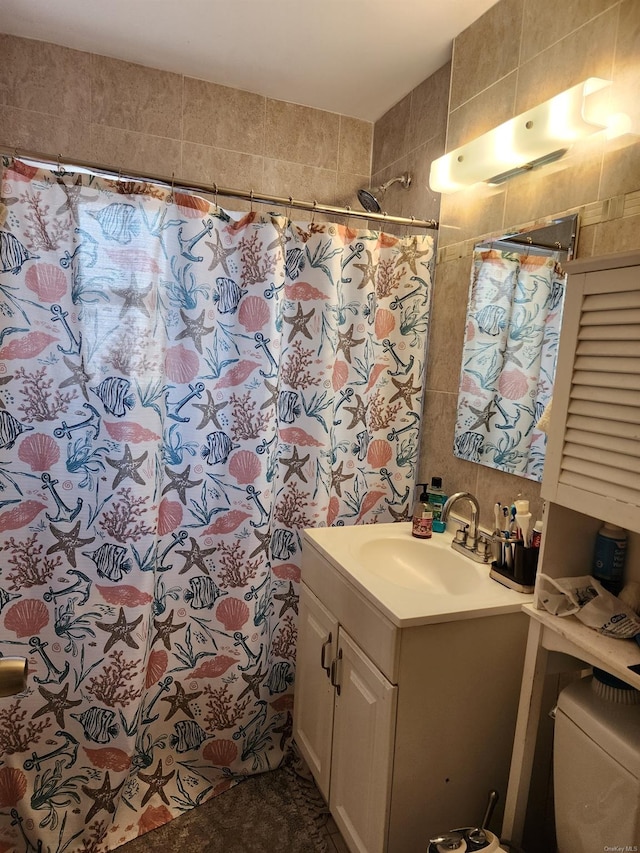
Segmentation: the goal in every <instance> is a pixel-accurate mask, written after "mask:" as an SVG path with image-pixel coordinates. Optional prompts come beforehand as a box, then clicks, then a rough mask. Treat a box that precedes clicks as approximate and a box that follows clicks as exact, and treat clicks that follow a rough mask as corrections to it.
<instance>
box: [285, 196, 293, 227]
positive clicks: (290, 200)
mask: <svg viewBox="0 0 640 853" xmlns="http://www.w3.org/2000/svg"><path fill="white" fill-rule="evenodd" d="M292 207H293V196H289V207H288V208H287V211H286V213H287V219H288V220H289V222H291V213H292Z"/></svg>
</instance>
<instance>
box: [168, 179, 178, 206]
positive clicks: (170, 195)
mask: <svg viewBox="0 0 640 853" xmlns="http://www.w3.org/2000/svg"><path fill="white" fill-rule="evenodd" d="M175 187H176V173H175V172H171V192H170V193H169V197H168V198H167V201H168V202H169V203H170V204H173V202H174V201H175V192H174V190H175Z"/></svg>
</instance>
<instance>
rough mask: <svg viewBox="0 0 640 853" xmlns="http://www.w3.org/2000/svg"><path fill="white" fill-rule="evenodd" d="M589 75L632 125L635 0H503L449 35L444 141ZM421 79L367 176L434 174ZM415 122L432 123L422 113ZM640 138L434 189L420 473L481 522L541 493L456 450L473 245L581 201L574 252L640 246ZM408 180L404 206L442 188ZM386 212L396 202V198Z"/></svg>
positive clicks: (637, 110) (639, 45)
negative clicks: (477, 513)
mask: <svg viewBox="0 0 640 853" xmlns="http://www.w3.org/2000/svg"><path fill="white" fill-rule="evenodd" d="M445 68H446V67H445ZM444 73H445V69H443V74H444ZM591 76H597V77H604V78H606V79H608V80H612V81H613V86H612V87H611V89H610V90H605V93H606V97H610V98H611V111H612V112H616V111H618V110H621V111H625V112H627V113H629V114H630V116H631V118H632V120H633V122H634V126H635V130H636V131H637V132H640V101H639V100H638V95H637V93H638V91H640V2H638V0H564V2H562V3H557V2H556V0H500V2H498V3H496V5H495V6H493V7H492V8H491V9H489V11H488V12H486V13H485V14H484V15H483V16H482V17H481V18H479V19H478V20H477V21H476V22H475V23H473V24H472V25H471V26H470V27H469V28H468V29H467V30H465V31H464V32H462V33H461V34H460V35H459V36H458V37H457V38H456V39H455V42H454V51H453V59H452V63H451V86H450V102H449V111H448V122H447V138H446V150H451V149H453V148H457V147H458V146H459V145H462V144H464V143H465V142H468V141H470V140H471V139H474V138H475V137H476V136H478V135H480V134H482V133H484V132H485V131H487V130H490V129H491V128H493V127H495V126H496V125H498V124H500V123H501V122H503V121H506V120H508V119H510V118H512V117H513V116H515V115H518V114H519V113H521V112H523V111H525V110H527V109H529V108H531V107H533V106H535V105H536V104H538V103H541V102H542V101H544V100H546V99H547V98H550V97H552V96H553V95H555V94H557V93H558V92H561V91H563V90H564V89H566V88H568V87H570V86H572V85H574V84H576V83H579V82H580V81H581V80H584V79H585V78H586V77H591ZM433 81H434V82H436V81H437V85H436V89H437V92H438V94H437V95H436V94H434V96H433V97H434V98H435V99H436V100H437V101H438V103H440V102H441V98H442V90H441V89H440V88H439V87H440V86H442V85H444V81H443V80H442V79H439V78H437V76H435V77H434V78H433ZM428 83H429V81H425V83H423V84H422V85H421V86H419V87H418V88H417V89H415V90H414V92H412V93H411V94H410V95H409V96H407V97H406V98H404V99H403V100H402V101H400V102H399V103H398V104H396V105H395V106H394V107H393V108H392V109H391V110H389V111H388V112H387V113H386V114H385V115H384V116H383V117H382V118H381V119H379V120H378V121H377V122H376V124H375V128H374V141H373V170H372V171H373V173H374V175H376V176H377V175H381V174H382V175H385V176H387V175H388V174H389V172H393V171H395V169H396V168H397V166H399V165H400V164H401V163H405V162H406V163H410V162H412V161H413V162H414V163H415V166H412V167H411V168H415V169H416V171H417V170H418V169H419V170H421V171H420V174H421V175H422V176H424V175H425V173H426V175H428V166H429V163H430V161H431V159H433V156H438V155H439V153H441V152H439V151H438V146H437V144H436V143H435V139H438V138H440V139H442V133H443V130H442V128H440V129H439V130H438V131H437V132H436V131H435V124H434V133H433V140H434V143H433V148H432V150H431V151H430V152H429V154H428V155H427V154H426V151H425V161H422V162H419V163H416V162H415V157H414V153H416V152H414V151H411V150H410V144H411V143H410V141H408V139H410V137H408V131H407V128H408V127H410V126H411V107H412V106H413V104H414V103H416V101H417V100H418V98H419V97H423V96H424V95H423V94H422V95H421V94H420V93H422V88H423V87H424V86H425V85H427V84H428ZM422 120H423V121H424V122H426V121H427V116H426V115H423V116H422ZM436 120H437V119H436V113H435V112H434V121H436ZM637 140H638V137H637V136H635V137H633V136H625V137H622V138H620V139H618V140H611V141H608V142H607V141H605V140H602V139H597V140H596V141H595V142H589V143H582V144H580V145H579V146H576V147H575V149H574V150H573V151H572V152H570V153H569V154H568V155H567V156H565V157H564V158H563V159H562V160H560V161H558V162H557V163H555V164H551V165H549V166H546V167H543V168H542V169H539V170H535V171H533V172H531V173H529V174H528V175H523V176H520V177H518V178H515V179H513V180H511V181H509V182H508V183H506V184H504V185H503V186H502V187H501V188H500V189H492V190H488V188H484V189H483V190H481V191H478V190H475V189H474V190H468V191H463V192H459V193H456V194H454V195H448V196H443V197H442V199H441V202H440V216H439V218H440V230H439V233H438V245H439V250H438V264H437V267H436V276H435V288H434V304H433V314H432V321H431V330H430V344H429V359H428V370H427V377H426V383H427V391H426V396H425V418H424V426H423V436H422V445H421V453H420V481H424V480H426V479H427V478H430V477H431V476H433V475H439V476H442V477H443V481H444V486H445V489H446V491H447V492H448V493H449V494H451V493H453V492H455V491H459V490H463V491H471V492H473V493H474V494H475V495H477V496H478V498H479V500H480V506H481V522H484V523H486V524H490V523H491V519H492V507H493V504H494V503H495V502H496V501H501V502H503V503H504V502H505V501H506V500H510V499H512V498H513V497H514V496H515V495H516V494H517V493H518V492H522V494H523V496H524V497H526V498H528V499H529V500H530V501H531V504H532V512H534V513H535V514H536V515H538V513H539V511H540V509H541V503H540V498H539V494H540V490H539V486H538V485H537V484H534V483H532V482H531V481H529V480H525V479H523V478H520V477H513V476H511V475H509V474H504V473H501V472H498V471H493V470H492V469H490V468H487V467H485V466H482V465H476V464H473V463H470V462H465V461H464V460H461V459H457V458H456V457H454V455H453V453H452V447H453V429H454V423H455V415H456V404H457V395H458V379H459V370H460V361H461V356H462V343H463V335H464V326H465V314H466V304H467V293H468V288H469V273H470V269H471V258H470V251H471V247H472V245H473V243H474V242H476V241H477V240H478V239H480V238H482V237H485V236H497V235H499V234H500V233H504V232H506V231H508V230H512V229H516V228H518V227H521V226H525V225H529V224H531V223H533V222H535V221H536V220H539V219H542V218H545V217H552V216H556V215H559V214H562V213H566V212H574V211H577V212H578V213H580V215H581V221H582V228H581V231H580V238H579V245H578V256H579V257H586V256H589V255H596V254H597V255H601V254H609V253H611V252H620V251H627V250H631V249H638V248H640V142H638V141H637ZM403 144H404V148H402V145H403ZM399 155H401V156H400V159H398V157H399ZM427 158H428V162H426V159H427ZM374 181H375V178H374ZM397 192H398V193H401V192H402V190H398V191H397ZM412 192H413V194H414V195H413V198H412V199H411V205H410V207H411V209H410V210H409V209H406V210H403V212H404V213H407V214H413V215H415V216H434V215H436V214H434V212H433V211H434V210H436V209H437V199H435V198H434V196H433V193H431V191H430V190H429V189H428V187H427V186H426V179H424V180H423V179H422V178H421V180H420V182H417V181H416V182H414V186H413V187H412ZM389 212H390V213H396V212H397V211H396V210H395V209H393V208H392V207H391V206H390V207H389Z"/></svg>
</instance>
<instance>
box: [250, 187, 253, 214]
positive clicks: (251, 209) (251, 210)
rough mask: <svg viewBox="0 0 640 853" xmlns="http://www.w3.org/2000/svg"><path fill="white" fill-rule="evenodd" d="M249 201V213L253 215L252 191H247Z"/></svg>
mask: <svg viewBox="0 0 640 853" xmlns="http://www.w3.org/2000/svg"><path fill="white" fill-rule="evenodd" d="M249 201H250V202H251V208H250V212H251V213H253V190H250V191H249Z"/></svg>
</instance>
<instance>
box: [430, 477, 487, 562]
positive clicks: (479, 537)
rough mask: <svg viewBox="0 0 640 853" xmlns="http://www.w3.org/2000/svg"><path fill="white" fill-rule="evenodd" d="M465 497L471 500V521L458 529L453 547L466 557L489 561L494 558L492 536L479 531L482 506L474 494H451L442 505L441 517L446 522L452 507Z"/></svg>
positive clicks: (477, 560)
mask: <svg viewBox="0 0 640 853" xmlns="http://www.w3.org/2000/svg"><path fill="white" fill-rule="evenodd" d="M463 499H464V500H467V501H469V503H470V504H471V521H470V522H469V524H464V525H463V526H462V527H461V528H459V529H458V530H457V531H456V533H455V536H454V537H453V542H452V543H451V547H452V548H453V550H454V551H458V552H459V553H461V554H464V555H465V556H466V557H470V558H471V559H472V560H476V562H478V563H489V562H491V558H492V548H491V537H490V536H485V535H484V533H479V532H478V520H479V518H480V507H479V505H478V500H477V498H476V497H475V495H472V494H471V493H470V492H456V493H455V494H454V495H451V497H450V498H448V499H447V501H446V503H445V505H444V506H443V507H442V515H441V516H440V519H441V521H444V522H446V521H447V520H448V518H449V513H450V512H451V508H452V507H453V506H454V505H455V504H456V503H457V502H458V501H459V500H463Z"/></svg>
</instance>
